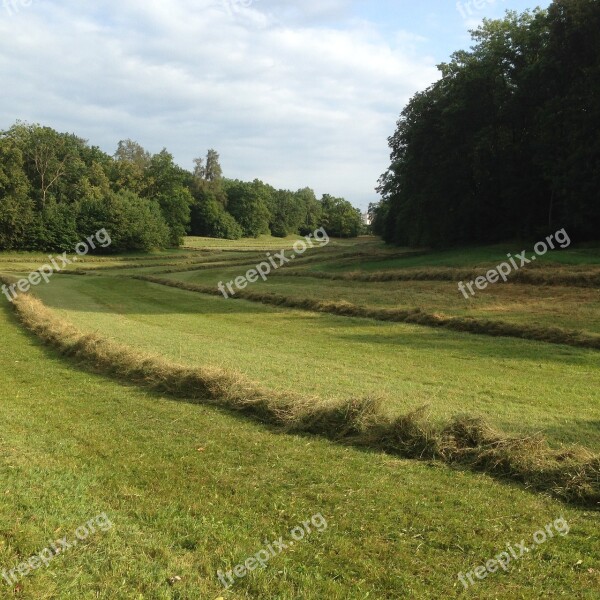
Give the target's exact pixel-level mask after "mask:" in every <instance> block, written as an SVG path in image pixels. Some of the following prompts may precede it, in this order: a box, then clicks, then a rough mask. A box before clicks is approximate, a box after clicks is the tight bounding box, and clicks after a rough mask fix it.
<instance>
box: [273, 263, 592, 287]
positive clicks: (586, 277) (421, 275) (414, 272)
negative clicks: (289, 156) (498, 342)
mask: <svg viewBox="0 0 600 600" xmlns="http://www.w3.org/2000/svg"><path fill="white" fill-rule="evenodd" d="M486 272H487V271H485V270H483V271H482V270H479V269H478V270H474V269H454V268H428V269H416V268H415V269H400V270H394V271H374V272H361V271H352V272H345V273H330V272H323V271H303V270H300V269H294V270H290V269H287V270H286V271H285V272H274V273H272V275H275V276H281V275H285V276H286V277H309V278H312V279H328V280H331V281H367V282H385V281H454V282H455V283H457V284H458V282H459V281H463V282H465V283H466V282H470V281H475V279H476V278H477V277H481V276H484V277H485V274H486ZM498 283H503V282H502V280H501V279H500V281H499V282H498ZM508 283H523V284H528V285H539V286H544V285H552V286H559V285H562V286H571V287H592V288H594V287H600V269H596V270H585V271H577V270H575V269H569V270H566V269H565V270H556V269H542V268H536V269H530V270H522V271H515V272H514V273H512V274H511V275H509V277H508Z"/></svg>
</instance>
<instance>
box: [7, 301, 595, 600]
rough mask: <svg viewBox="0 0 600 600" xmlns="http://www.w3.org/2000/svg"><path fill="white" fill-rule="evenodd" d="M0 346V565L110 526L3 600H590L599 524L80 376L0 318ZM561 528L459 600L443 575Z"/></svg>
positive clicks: (422, 468)
mask: <svg viewBox="0 0 600 600" xmlns="http://www.w3.org/2000/svg"><path fill="white" fill-rule="evenodd" d="M0 329H1V332H2V338H3V341H4V344H3V347H2V351H1V352H0V364H1V368H2V373H3V386H2V395H1V396H0V415H1V417H2V421H3V423H4V424H5V426H4V427H3V430H2V433H1V434H0V440H1V444H2V453H1V454H0V481H1V484H2V498H3V501H2V503H1V504H0V526H1V535H0V540H1V544H0V565H2V568H3V569H9V570H10V569H12V568H14V567H16V566H17V565H18V564H19V563H20V562H22V561H23V560H26V559H27V558H28V557H30V556H31V555H32V554H34V553H38V552H40V551H41V550H43V549H44V548H45V547H47V546H48V543H49V541H52V540H57V539H59V538H62V537H65V536H66V537H67V538H68V539H69V540H71V539H73V537H74V536H73V532H74V531H75V529H76V528H78V527H79V526H80V525H81V524H83V523H86V522H87V521H88V520H89V519H91V518H93V517H95V516H96V515H98V514H100V513H106V515H107V516H108V518H109V519H110V521H111V523H112V529H111V530H110V531H108V532H106V533H103V532H98V533H97V534H95V535H93V536H90V538H89V539H88V540H86V541H85V542H82V543H80V545H79V546H77V547H76V548H73V549H69V550H68V551H66V552H65V553H64V554H59V555H58V556H56V557H54V560H53V561H52V562H51V563H50V566H49V567H48V568H40V569H38V570H36V571H34V572H32V573H30V574H29V575H28V576H26V577H24V578H23V579H21V580H20V582H19V587H18V588H17V589H18V592H16V593H15V594H16V597H19V598H24V599H32V600H33V599H35V600H44V599H48V600H49V599H51V598H52V599H54V598H59V599H63V598H64V599H67V598H81V599H92V598H102V599H107V600H108V599H110V600H113V599H137V598H139V599H152V600H154V599H186V600H187V599H189V600H192V599H197V598H209V599H216V598H220V597H222V598H227V599H242V598H259V599H265V600H266V599H271V598H278V599H281V600H284V599H285V600H287V599H289V600H292V599H296V598H298V597H302V598H307V599H315V600H321V599H322V598H332V599H340V600H345V599H362V598H377V599H379V598H414V597H418V598H432V599H438V598H453V597H477V598H490V599H492V598H499V597H502V598H505V597H510V598H516V597H520V598H539V597H554V596H564V597H568V598H590V599H591V598H594V597H595V591H594V590H595V586H596V585H597V581H598V560H599V559H600V554H599V544H598V541H599V540H598V530H599V528H598V525H599V522H598V514H597V513H590V512H586V511H583V510H579V509H575V508H570V507H567V506H564V505H562V504H560V503H559V502H556V501H552V500H550V499H547V498H544V497H543V496H539V495H534V494H531V493H529V492H527V491H526V490H522V489H520V488H519V487H518V486H516V485H507V484H503V483H499V482H496V481H493V480H491V479H489V478H488V477H486V476H485V475H474V474H471V473H468V472H460V471H453V470H451V469H449V468H447V467H444V466H441V465H437V464H427V463H421V462H418V461H405V460H399V459H396V458H392V457H389V456H386V455H385V454H382V453H376V452H363V451H359V450H355V449H352V448H344V447H340V446H336V445H335V444H331V443H328V442H325V441H322V440H319V439H315V438H311V437H297V436H289V435H279V434H275V433H272V432H270V431H269V430H268V429H266V428H264V427H261V426H260V425H257V424H255V423H252V422H248V421H246V420H244V419H242V418H239V417H236V416H233V415H229V414H226V413H223V412H221V411H219V410H216V409H214V408H207V407H203V406H199V405H194V404H188V403H185V402H177V401H174V400H172V399H169V398H165V397H162V396H160V395H158V394H151V393H147V392H144V391H142V390H139V389H136V388H134V387H130V386H127V385H121V384H119V383H116V382H112V381H110V380H109V379H106V378H105V377H102V376H98V375H93V374H90V373H87V372H84V371H80V370H79V369H77V368H75V367H74V366H73V365H72V364H71V363H70V362H69V361H68V360H65V359H59V358H57V357H56V356H55V355H54V354H53V352H52V351H49V350H47V349H44V348H41V347H40V346H39V344H38V343H37V341H36V340H35V339H34V338H32V337H31V336H30V335H28V334H26V333H24V332H23V331H22V330H21V329H20V328H19V326H18V325H17V324H16V322H15V320H14V318H13V316H12V312H11V311H10V309H8V308H7V307H6V305H3V306H2V309H0ZM317 513H321V514H322V515H323V517H324V518H325V519H326V521H327V529H325V530H324V531H323V532H321V533H318V532H314V533H313V534H311V535H310V536H307V537H306V538H305V539H304V540H303V541H301V542H296V543H295V545H294V546H293V547H290V548H289V549H287V550H285V551H284V552H283V553H282V554H280V555H278V556H276V557H274V558H273V559H272V560H271V561H270V562H269V563H268V564H267V567H266V568H265V569H264V570H263V569H259V570H256V571H254V572H253V573H252V574H250V575H249V576H247V577H245V578H242V579H238V580H237V582H236V584H235V585H234V586H233V587H232V588H231V589H230V590H227V591H225V590H224V589H223V587H222V586H221V585H220V583H219V581H218V579H217V576H216V571H217V570H218V569H222V570H224V571H227V570H229V569H232V568H234V566H235V565H237V564H239V563H242V562H244V561H245V560H246V559H247V558H248V557H249V556H252V555H255V554H256V553H257V552H259V551H260V550H261V549H263V547H264V542H265V540H267V541H268V542H272V541H273V540H278V539H279V537H280V536H282V537H283V538H284V540H286V541H289V538H290V535H289V533H288V532H289V531H290V530H291V529H292V528H293V527H295V526H297V525H299V524H301V523H302V522H303V521H305V520H307V519H310V518H311V516H312V515H315V514H317ZM467 514H468V518H466V515H467ZM560 516H563V517H564V519H565V520H566V521H567V523H568V524H569V528H570V531H569V534H568V535H566V536H564V537H562V536H556V537H555V538H553V539H549V540H548V541H547V542H546V543H545V544H544V545H543V546H540V547H539V548H537V549H536V550H535V552H532V553H531V554H529V555H527V556H526V557H524V558H522V559H521V560H520V561H519V562H515V563H514V564H513V565H511V566H509V571H508V572H506V573H504V572H499V573H495V574H490V576H489V577H488V578H487V579H486V580H485V581H479V582H477V583H476V585H475V588H472V589H471V590H469V591H468V592H463V591H462V589H463V586H462V584H460V583H459V582H458V579H457V575H458V573H459V572H463V573H465V572H467V571H471V570H473V569H474V568H475V567H477V566H479V565H481V564H482V563H484V562H485V561H487V560H488V559H489V558H492V557H494V556H496V555H498V554H499V552H501V551H503V550H504V549H505V546H506V544H507V543H511V544H513V545H514V544H516V543H518V542H519V541H520V540H522V539H525V540H531V538H532V535H533V534H534V532H536V531H538V530H540V529H543V528H544V527H545V525H546V524H549V523H552V522H553V521H555V520H556V519H558V518H559V517H560ZM173 577H180V578H181V580H180V581H177V582H175V583H174V584H173V585H171V584H170V583H169V581H168V580H169V579H171V578H173ZM3 585H4V587H3V591H2V597H7V598H8V597H12V593H11V592H10V591H9V590H10V588H9V587H8V586H7V585H6V584H3Z"/></svg>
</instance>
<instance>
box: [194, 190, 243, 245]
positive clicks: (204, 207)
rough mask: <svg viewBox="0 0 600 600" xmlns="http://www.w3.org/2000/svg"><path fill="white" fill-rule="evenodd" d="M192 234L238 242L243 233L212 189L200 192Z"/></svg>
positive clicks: (197, 196) (195, 208)
mask: <svg viewBox="0 0 600 600" xmlns="http://www.w3.org/2000/svg"><path fill="white" fill-rule="evenodd" d="M191 234H192V235H200V236H208V237H217V238H223V239H229V240H237V239H239V238H241V237H242V235H243V231H242V228H241V227H240V225H239V224H238V222H237V221H236V220H235V219H234V218H233V217H232V216H231V215H230V214H229V213H228V212H227V211H226V210H225V209H224V208H223V204H222V202H220V201H219V200H218V199H217V197H216V195H215V194H214V192H213V191H211V190H210V188H208V187H207V188H203V189H201V190H198V191H197V192H196V193H195V195H194V205H193V207H192V222H191Z"/></svg>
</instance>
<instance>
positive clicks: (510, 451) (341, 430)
mask: <svg viewBox="0 0 600 600" xmlns="http://www.w3.org/2000/svg"><path fill="white" fill-rule="evenodd" d="M14 305H15V308H16V311H17V314H18V316H19V319H20V321H21V322H22V323H23V324H24V325H25V327H27V329H29V330H31V331H33V332H34V333H35V334H36V335H37V336H38V337H39V338H40V339H41V340H43V341H44V342H45V343H47V344H48V345H50V346H52V347H54V348H56V349H58V350H59V352H60V353H61V354H64V355H66V356H69V357H71V358H73V359H74V360H75V361H77V362H79V363H81V364H83V365H84V366H86V367H88V368H91V369H93V370H94V371H95V372H96V371H97V372H100V373H105V374H108V375H113V376H115V377H118V378H120V379H124V380H125V381H127V382H132V383H138V384H140V385H143V386H148V387H150V388H151V389H155V390H157V391H159V392H167V393H169V394H171V395H174V396H176V397H182V398H184V399H186V400H190V401H199V402H204V403H207V404H213V405H216V406H220V407H224V408H228V409H231V410H234V411H240V412H243V413H245V414H249V415H251V416H252V417H254V418H257V419H259V420H260V421H261V422H264V423H269V424H271V425H274V426H276V427H278V428H281V430H282V431H283V432H286V431H288V432H289V431H292V432H297V433H314V434H319V435H322V436H324V437H326V438H329V439H333V440H335V441H341V442H344V443H352V444H354V445H357V446H360V447H369V448H373V449H376V450H382V451H386V452H390V453H392V454H399V455H401V456H403V457H407V458H419V459H424V458H425V459H426V458H430V459H436V460H441V461H443V462H447V463H449V464H460V465H466V466H468V467H470V468H473V469H476V470H483V471H485V472H486V473H489V474H492V475H495V476H499V477H502V478H507V479H514V480H516V481H520V482H523V483H524V484H525V485H526V486H527V487H528V488H530V489H532V490H536V491H542V492H550V493H552V494H554V495H555V496H557V497H559V498H561V499H565V500H567V501H569V502H575V503H580V504H583V505H588V506H591V507H594V508H596V507H597V506H600V454H597V455H594V454H592V453H590V452H589V451H588V450H587V449H585V448H583V447H570V448H567V449H561V450H558V451H556V450H553V449H551V448H550V447H549V446H548V444H547V442H546V440H544V439H543V437H541V436H526V437H515V436H507V435H506V434H505V433H503V432H500V431H495V430H494V429H493V428H491V427H490V426H489V425H488V424H487V423H485V422H484V421H483V420H482V419H479V418H474V417H472V416H469V415H465V416H459V417H455V418H454V419H452V421H450V422H448V423H445V424H443V425H442V426H441V427H436V426H435V425H434V424H433V423H432V421H431V419H430V418H429V417H428V416H427V415H426V413H427V409H426V408H425V407H422V408H420V409H418V410H414V411H411V412H410V413H407V414H404V415H400V416H397V417H394V418H390V417H389V416H388V415H386V413H385V411H384V410H382V406H383V401H382V399H381V398H347V399H345V400H344V401H342V402H331V401H329V402H328V401H324V400H323V399H322V398H319V397H318V396H313V397H305V396H302V395H300V394H297V393H296V392H294V391H288V392H282V393H281V392H280V393H278V392H275V391H273V390H269V389H267V388H264V387H262V386H260V385H258V384H256V383H254V382H252V381H250V380H248V379H246V378H244V377H243V376H241V375H240V374H239V373H238V372H235V371H226V370H223V369H219V368H214V367H212V366H210V365H208V366H207V365H200V366H197V367H187V366H184V365H180V364H177V363H174V362H170V361H165V360H164V359H163V358H162V357H160V356H152V355H148V354H145V353H141V352H139V350H137V349H136V348H133V347H131V346H126V345H123V344H115V343H114V342H112V341H111V340H109V339H108V338H106V337H105V336H101V335H97V334H88V333H84V332H82V331H80V330H79V329H77V328H75V327H73V325H72V324H71V323H69V322H68V321H64V320H62V319H60V318H58V317H57V316H56V314H55V313H54V312H53V311H51V310H49V309H48V308H47V307H45V306H44V305H43V304H42V303H41V302H40V301H39V300H38V299H36V298H33V297H31V296H30V295H19V297H18V298H16V299H15V302H14Z"/></svg>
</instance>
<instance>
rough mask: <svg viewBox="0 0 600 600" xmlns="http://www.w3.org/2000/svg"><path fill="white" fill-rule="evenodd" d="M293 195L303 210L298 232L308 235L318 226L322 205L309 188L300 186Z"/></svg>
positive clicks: (321, 214)
mask: <svg viewBox="0 0 600 600" xmlns="http://www.w3.org/2000/svg"><path fill="white" fill-rule="evenodd" d="M295 195H296V198H297V199H298V202H299V203H300V204H301V206H302V207H303V211H304V217H303V220H302V223H301V224H300V227H299V233H300V234H301V235H308V234H309V233H313V232H314V231H315V230H316V229H318V228H319V225H320V223H321V217H322V216H323V207H322V205H321V203H320V202H319V201H318V200H317V197H316V195H315V192H314V191H313V190H312V189H311V188H308V187H306V188H302V189H300V190H298V191H297V192H296V194H295Z"/></svg>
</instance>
